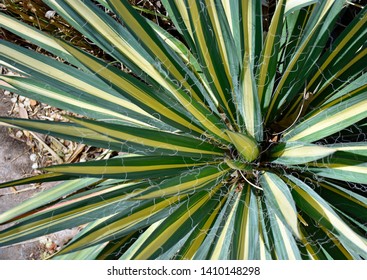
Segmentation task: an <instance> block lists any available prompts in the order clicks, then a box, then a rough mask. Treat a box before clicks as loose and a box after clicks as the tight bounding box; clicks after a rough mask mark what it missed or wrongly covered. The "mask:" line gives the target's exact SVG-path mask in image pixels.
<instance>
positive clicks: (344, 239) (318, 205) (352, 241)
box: [286, 175, 367, 258]
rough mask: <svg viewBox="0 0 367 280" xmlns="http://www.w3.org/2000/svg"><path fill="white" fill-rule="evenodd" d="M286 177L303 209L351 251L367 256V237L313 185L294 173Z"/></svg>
mask: <svg viewBox="0 0 367 280" xmlns="http://www.w3.org/2000/svg"><path fill="white" fill-rule="evenodd" d="M286 177H287V178H288V179H289V180H290V181H289V182H288V184H290V185H291V187H292V189H293V191H292V195H293V197H294V199H295V200H296V202H297V205H299V207H300V208H301V209H302V211H304V212H305V213H307V215H309V216H310V217H311V218H312V219H313V220H314V221H315V222H318V223H320V224H321V225H322V226H323V227H325V228H326V229H327V230H328V231H330V232H331V233H332V234H334V235H335V236H336V237H337V238H338V239H339V240H340V242H341V243H342V245H344V246H345V247H346V248H348V250H349V251H350V252H355V253H356V255H360V256H362V257H364V258H365V257H366V256H367V241H366V239H364V238H363V237H361V236H359V235H358V234H357V233H356V232H355V231H353V230H352V228H350V227H349V226H348V225H347V224H346V223H345V222H344V221H343V220H342V219H341V218H340V217H339V216H338V215H337V213H335V211H334V210H333V209H332V208H331V207H330V205H329V204H328V203H327V202H326V201H325V200H323V199H322V198H321V197H320V196H319V195H318V194H317V193H316V192H315V191H313V190H312V188H311V187H309V186H308V185H307V184H305V183H304V182H302V181H301V180H299V179H297V178H295V177H294V176H292V175H287V176H286Z"/></svg>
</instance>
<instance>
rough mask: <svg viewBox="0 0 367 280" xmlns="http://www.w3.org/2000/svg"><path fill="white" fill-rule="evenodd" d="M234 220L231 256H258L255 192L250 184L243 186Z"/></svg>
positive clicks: (253, 257)
mask: <svg viewBox="0 0 367 280" xmlns="http://www.w3.org/2000/svg"><path fill="white" fill-rule="evenodd" d="M239 197H240V200H239V202H238V206H237V210H236V216H235V221H234V225H233V226H234V228H235V229H236V230H234V232H233V244H232V249H231V254H232V258H231V259H235V260H255V259H258V258H259V249H260V237H259V236H260V230H259V212H258V211H259V209H258V207H257V202H256V194H255V192H254V190H253V188H252V187H251V186H250V185H248V184H247V185H245V186H243V190H242V192H241V195H240V196H239Z"/></svg>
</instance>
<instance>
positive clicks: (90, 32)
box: [0, 0, 367, 259]
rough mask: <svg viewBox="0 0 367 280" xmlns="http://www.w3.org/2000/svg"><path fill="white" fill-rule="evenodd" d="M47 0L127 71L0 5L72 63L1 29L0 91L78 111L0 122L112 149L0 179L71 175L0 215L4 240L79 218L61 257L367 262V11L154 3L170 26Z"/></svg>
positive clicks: (317, 4) (9, 23)
mask: <svg viewBox="0 0 367 280" xmlns="http://www.w3.org/2000/svg"><path fill="white" fill-rule="evenodd" d="M44 2H45V3H46V4H47V5H49V6H50V7H52V8H53V9H54V10H55V11H56V12H57V13H58V14H59V15H60V16H62V17H63V18H64V19H65V20H66V21H68V22H69V24H70V25H72V26H73V27H74V28H76V29H77V30H79V31H80V33H82V34H84V36H86V37H87V38H88V39H89V40H90V41H92V42H94V43H95V44H96V45H97V46H99V47H100V48H101V49H102V50H103V51H104V52H105V53H107V54H109V55H110V56H112V57H113V58H114V59H115V60H116V61H117V62H119V63H122V64H124V65H126V66H127V67H128V68H129V69H131V72H132V73H133V74H134V75H130V74H126V73H125V72H123V71H121V70H120V69H119V68H116V67H115V66H114V64H111V63H106V62H105V61H103V60H101V59H98V58H95V57H93V56H92V55H91V54H89V53H87V52H84V51H83V50H81V49H79V48H77V47H75V46H73V45H71V44H69V43H67V42H65V41H61V40H58V39H55V38H53V37H51V36H49V35H45V34H44V33H42V32H40V31H38V30H36V29H34V28H31V27H29V26H26V25H25V24H22V23H20V22H18V21H16V20H14V19H13V18H11V17H8V16H6V15H3V14H1V15H0V22H1V26H2V27H3V28H6V29H8V30H9V31H12V32H17V33H18V35H21V36H23V37H25V38H26V39H27V40H30V41H32V42H33V43H35V44H37V45H39V46H40V47H42V48H44V49H46V50H47V51H48V52H51V53H53V54H54V55H55V56H58V57H60V58H62V59H63V60H65V61H67V62H68V64H63V63H61V62H59V61H56V60H54V59H52V58H50V57H46V56H44V55H41V54H38V53H36V52H33V51H31V50H27V49H24V48H22V47H19V46H16V45H13V44H11V43H9V42H6V41H1V42H0V44H1V45H0V46H1V48H0V59H1V60H2V61H3V64H4V65H5V66H7V67H10V68H12V69H13V70H15V71H18V72H19V73H20V74H21V76H2V77H1V80H2V81H4V82H6V83H7V86H6V88H8V89H11V90H12V91H15V92H19V93H22V94H23V95H26V96H28V97H30V98H33V99H37V100H40V101H42V102H46V103H49V104H51V105H53V106H58V107H61V108H63V109H67V110H70V111H72V112H75V113H77V114H82V115H84V116H85V118H75V117H73V118H70V121H71V122H68V123H53V122H45V121H32V120H22V119H9V118H4V117H3V118H1V121H2V122H4V123H6V124H8V125H11V126H14V127H17V128H22V129H28V130H34V131H37V132H41V133H48V134H52V135H54V136H58V137H62V138H65V139H69V140H74V141H80V142H83V143H86V144H88V145H93V146H97V147H102V148H107V149H111V150H113V151H116V152H119V153H116V154H115V156H114V157H113V158H110V159H103V158H101V159H99V160H96V161H91V162H85V163H76V164H64V165H57V166H52V167H47V168H44V170H45V171H47V172H48V173H46V174H43V175H38V176H35V177H31V178H26V179H19V180H16V181H13V182H8V183H4V184H2V185H1V187H9V186H14V185H19V184H25V183H34V182H45V181H64V182H63V183H61V184H59V185H57V186H55V187H54V188H52V189H50V190H48V191H44V192H42V193H40V194H39V195H38V196H36V197H34V198H31V199H30V200H28V201H26V202H24V203H22V204H21V205H19V206H18V207H15V208H14V209H11V210H9V211H7V212H6V213H3V214H1V215H0V223H2V224H6V223H8V222H13V221H18V223H16V224H15V225H13V226H11V227H9V228H7V229H6V230H3V231H2V232H1V233H0V244H1V245H2V246H5V245H10V244H14V243H17V242H21V241H24V240H27V239H30V238H34V237H37V236H41V235H44V234H46V233H50V232H54V231H58V230H61V229H65V228H70V227H74V226H79V225H83V227H84V228H83V230H82V231H81V232H80V234H78V235H77V236H76V237H75V238H74V239H73V240H72V241H71V242H70V243H69V244H68V245H67V246H66V247H64V248H63V249H62V250H61V251H60V252H59V254H58V256H56V257H55V258H97V259H101V258H121V259H156V258H163V259H360V258H364V259H365V258H366V257H367V245H366V244H367V243H366V239H365V235H366V221H367V211H366V201H367V200H366V194H365V189H366V184H367V175H366V173H367V164H366V157H367V143H366V132H367V127H366V117H367V110H366V107H367V92H366V91H367V85H366V80H367V74H366V73H365V72H364V71H365V70H366V65H367V63H366V55H367V49H366V38H367V28H366V22H367V15H366V9H367V8H363V9H361V11H360V12H359V14H358V15H357V16H356V17H355V18H354V19H353V20H352V21H351V22H350V23H349V24H348V25H347V26H346V27H345V28H342V30H341V29H340V26H339V24H338V22H339V20H340V18H341V15H342V14H343V13H344V11H345V9H347V8H348V7H347V4H346V1H342V0H335V1H333V0H328V1H316V0H311V1H310V0H308V1H306V0H304V1H288V2H287V1H285V0H280V1H278V3H277V5H276V8H275V9H274V11H270V12H271V21H270V22H269V21H266V20H264V19H265V17H264V16H263V14H262V12H263V9H262V8H263V7H262V6H261V1H257V0H253V1H251V0H248V1H220V0H212V1H209V0H208V1H204V0H196V1H195V0H187V1H181V0H177V1H168V0H165V1H162V2H163V4H164V5H165V8H166V10H167V11H168V14H169V16H170V19H171V20H172V21H173V23H174V24H175V27H176V28H177V30H178V32H179V33H180V36H178V37H173V36H171V35H170V34H169V33H167V32H166V31H165V30H163V29H162V28H160V27H159V26H158V25H156V24H155V23H153V22H152V21H149V20H147V19H145V18H143V17H141V16H140V15H139V14H138V13H137V12H136V11H135V10H134V9H133V8H132V7H131V6H130V4H129V3H128V2H127V1H120V0H108V1H99V2H100V3H101V4H103V5H105V7H106V8H108V9H109V10H110V11H112V14H113V16H112V17H111V16H110V15H111V14H106V13H105V11H103V10H101V9H100V8H99V7H98V6H97V5H95V4H93V2H92V1H44ZM270 10H271V9H270ZM264 11H265V9H264ZM2 85H3V84H2Z"/></svg>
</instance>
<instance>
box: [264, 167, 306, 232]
mask: <svg viewBox="0 0 367 280" xmlns="http://www.w3.org/2000/svg"><path fill="white" fill-rule="evenodd" d="M260 185H261V186H262V187H263V190H264V195H265V197H266V200H267V202H268V205H269V206H270V209H271V211H273V212H274V213H275V215H276V216H277V219H279V221H281V223H283V224H284V225H285V226H286V227H287V228H288V229H290V230H291V231H292V233H293V234H294V235H295V236H296V237H297V238H300V232H299V229H298V218H297V209H296V204H295V202H294V200H293V197H292V195H291V191H290V189H289V187H288V186H287V185H286V184H285V183H284V181H283V180H282V179H281V178H279V177H278V176H277V175H276V174H274V173H271V172H264V173H263V174H262V175H261V177H260ZM269 211H270V210H269ZM279 221H277V222H276V224H277V225H278V227H279V231H281V232H283V231H284V229H283V228H282V226H281V225H280V223H279Z"/></svg>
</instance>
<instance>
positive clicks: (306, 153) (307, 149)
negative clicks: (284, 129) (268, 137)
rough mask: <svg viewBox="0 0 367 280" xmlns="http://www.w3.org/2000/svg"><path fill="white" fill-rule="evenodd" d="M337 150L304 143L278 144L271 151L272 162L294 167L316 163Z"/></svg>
mask: <svg viewBox="0 0 367 280" xmlns="http://www.w3.org/2000/svg"><path fill="white" fill-rule="evenodd" d="M335 151H336V149H333V148H331V147H326V146H321V145H313V144H308V143H306V144H305V143H302V142H286V143H278V144H277V145H276V146H275V147H274V148H272V150H271V151H270V153H271V155H270V157H271V158H272V160H271V162H273V163H277V164H285V165H293V164H304V163H307V162H310V161H315V160H318V159H321V158H323V157H326V156H329V155H331V154H333V153H334V152H335Z"/></svg>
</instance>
